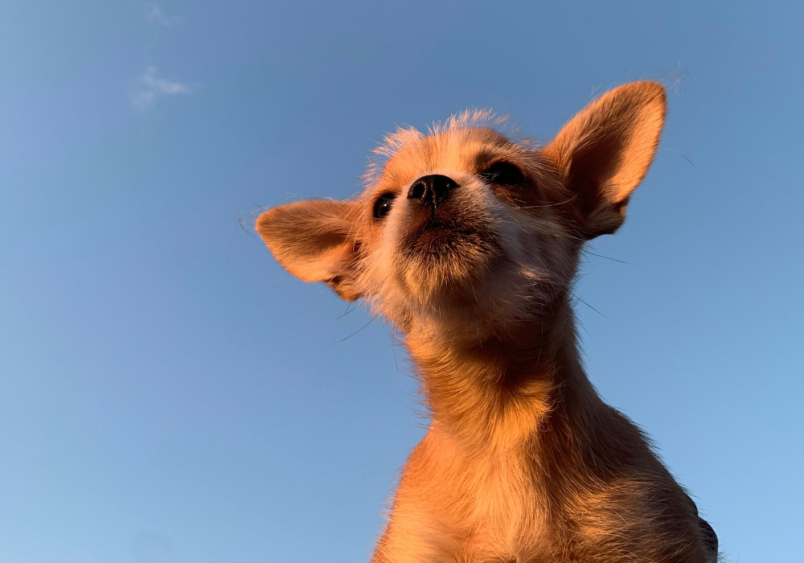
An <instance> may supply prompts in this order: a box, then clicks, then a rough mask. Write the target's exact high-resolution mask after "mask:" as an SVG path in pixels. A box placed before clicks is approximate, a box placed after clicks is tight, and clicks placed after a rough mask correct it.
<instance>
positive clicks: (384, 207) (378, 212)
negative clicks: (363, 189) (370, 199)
mask: <svg viewBox="0 0 804 563" xmlns="http://www.w3.org/2000/svg"><path fill="white" fill-rule="evenodd" d="M395 198H396V194H392V193H390V192H389V193H387V194H382V195H381V196H380V197H379V198H377V201H375V202H374V218H375V219H382V218H383V217H385V216H386V215H388V213H389V212H390V211H391V207H392V206H393V204H394V199H395Z"/></svg>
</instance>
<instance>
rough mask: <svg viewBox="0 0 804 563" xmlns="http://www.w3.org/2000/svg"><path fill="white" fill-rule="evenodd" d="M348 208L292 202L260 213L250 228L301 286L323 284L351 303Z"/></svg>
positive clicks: (354, 296) (353, 285) (337, 203)
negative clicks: (297, 279)
mask: <svg viewBox="0 0 804 563" xmlns="http://www.w3.org/2000/svg"><path fill="white" fill-rule="evenodd" d="M353 205H354V204H352V203H348V202H343V201H333V200H310V201H298V202H296V203H289V204H287V205H281V206H279V207H275V208H273V209H270V210H268V211H266V212H265V213H263V214H262V215H260V216H259V218H258V219H257V223H256V225H255V226H256V228H257V232H259V233H260V235H261V236H262V238H263V240H264V241H265V243H266V244H267V245H268V248H269V249H270V250H271V252H272V253H273V254H274V257H275V258H276V259H277V261H278V262H279V263H280V264H281V265H282V266H283V267H284V268H285V269H286V270H287V271H288V272H290V273H291V274H293V275H294V276H296V277H297V278H299V279H301V280H304V281H306V282H320V281H322V282H326V283H327V284H329V286H330V287H332V289H334V290H335V292H336V293H337V294H338V295H339V296H340V297H341V298H343V299H345V300H347V301H354V300H355V299H358V298H359V297H360V294H359V293H358V291H357V289H356V283H355V278H356V268H355V263H356V258H357V252H356V250H357V242H356V240H355V239H354V238H353V236H352V234H353V231H354V225H353V218H352V212H353Z"/></svg>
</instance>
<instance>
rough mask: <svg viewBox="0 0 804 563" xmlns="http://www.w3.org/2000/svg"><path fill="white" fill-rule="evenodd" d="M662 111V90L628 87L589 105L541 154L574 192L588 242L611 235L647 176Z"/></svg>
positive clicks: (640, 85)
mask: <svg viewBox="0 0 804 563" xmlns="http://www.w3.org/2000/svg"><path fill="white" fill-rule="evenodd" d="M665 112H666V98H665V91H664V87H663V86H662V85H661V84H658V83H656V82H634V83H632V84H626V85H625V86H621V87H619V88H616V89H614V90H612V91H610V92H608V93H606V94H604V95H603V96H601V97H600V98H598V99H597V100H596V101H594V102H592V103H591V104H589V106H587V107H586V109H584V110H582V111H581V112H580V113H579V114H578V115H576V116H575V117H574V118H573V119H572V120H570V122H569V123H568V124H567V125H565V126H564V128H563V129H562V130H561V132H560V133H559V134H558V135H557V136H556V138H555V140H554V141H553V142H552V143H551V144H550V145H549V146H548V147H546V148H545V150H544V152H545V154H546V155H547V157H548V158H549V159H550V160H551V161H552V162H553V164H554V165H555V166H556V168H557V169H558V170H559V172H560V173H561V174H562V176H563V179H564V183H565V185H566V186H567V187H568V188H569V189H571V190H572V191H573V192H575V193H576V194H577V195H578V197H577V198H576V206H577V209H578V212H579V214H580V216H581V222H582V224H583V230H584V232H585V233H586V236H587V237H588V238H592V237H595V236H597V235H601V234H607V233H613V232H614V231H616V230H617V228H618V227H619V226H620V225H621V224H622V223H623V221H624V219H625V207H626V205H627V203H628V198H629V196H630V195H631V193H632V192H633V191H634V190H635V189H636V188H637V186H638V185H639V184H640V182H641V181H642V179H643V178H644V177H645V174H647V171H648V168H649V167H650V164H651V162H652V161H653V157H654V156H655V154H656V149H657V147H658V144H659V137H660V136H661V132H662V126H663V125H664V117H665Z"/></svg>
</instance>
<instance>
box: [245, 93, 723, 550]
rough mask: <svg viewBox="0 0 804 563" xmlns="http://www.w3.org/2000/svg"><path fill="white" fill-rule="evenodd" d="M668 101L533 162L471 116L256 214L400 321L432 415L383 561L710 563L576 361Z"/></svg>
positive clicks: (318, 270) (484, 117)
mask: <svg viewBox="0 0 804 563" xmlns="http://www.w3.org/2000/svg"><path fill="white" fill-rule="evenodd" d="M664 117H665V93H664V89H663V87H662V86H661V85H659V84H657V83H654V82H637V83H632V84H628V85H625V86H622V87H620V88H617V89H615V90H613V91H611V92H608V93H607V94H605V95H603V96H602V97H600V98H599V99H598V100H596V101H594V102H593V103H591V104H590V105H589V106H588V107H587V108H586V109H584V110H583V111H581V112H580V113H579V114H578V115H577V116H576V117H574V118H573V119H572V120H571V121H570V122H569V123H568V124H567V125H566V126H565V127H564V128H563V129H562V130H561V132H560V133H558V135H557V136H556V137H555V139H554V140H553V141H552V142H550V143H549V144H547V145H546V146H538V145H536V144H534V143H532V142H529V141H526V140H522V139H511V138H508V137H506V136H504V135H503V134H501V133H500V132H498V131H497V130H495V128H494V125H495V123H494V122H493V119H492V118H491V116H490V115H489V114H488V113H484V112H466V113H464V114H462V115H460V116H457V117H453V118H451V119H449V120H448V121H446V122H445V123H443V124H440V125H438V126H435V127H434V128H433V130H431V131H430V134H427V135H425V134H422V133H420V132H418V131H416V130H414V129H402V130H398V131H397V132H396V133H394V134H392V135H390V136H388V137H387V138H386V142H385V144H384V146H383V147H381V148H380V149H378V154H379V155H380V157H381V158H382V160H381V161H379V162H375V163H374V164H373V165H372V166H370V167H369V171H368V173H367V174H366V189H365V190H364V191H363V193H362V194H360V195H358V196H356V197H355V198H353V199H349V200H346V201H333V200H312V201H302V202H297V203H291V204H288V205H283V206H280V207H277V208H274V209H271V210H269V211H266V212H265V213H263V214H262V215H261V216H260V217H259V219H258V220H257V224H256V228H257V230H258V231H259V233H260V234H261V236H262V237H263V239H264V240H265V242H266V243H267V245H268V248H269V249H270V250H271V252H273V254H274V256H275V257H276V259H277V260H278V261H279V263H280V264H282V266H284V267H285V268H286V269H287V270H288V271H289V272H290V273H291V274H293V275H295V276H297V277H298V278H300V279H302V280H304V281H307V282H325V283H327V284H329V285H330V286H331V287H332V288H333V289H334V290H335V292H337V294H338V295H340V296H341V297H342V298H343V299H345V300H347V301H353V300H356V299H364V300H365V301H366V302H367V303H368V304H370V306H371V307H372V310H373V311H374V313H376V314H378V315H382V316H384V317H385V318H387V319H388V320H390V322H392V323H393V324H394V325H395V326H396V327H397V329H398V330H399V332H400V333H401V334H402V335H403V336H404V343H405V346H406V348H407V349H408V351H409V353H410V356H411V358H412V360H413V362H414V364H415V366H416V371H417V374H418V376H419V377H420V379H421V384H422V393H423V395H424V398H425V399H426V403H427V406H428V407H429V410H430V412H431V423H430V426H429V429H428V431H427V435H426V436H425V437H424V439H423V440H422V441H421V442H420V443H419V444H418V445H417V446H416V448H415V449H414V450H413V452H412V453H411V455H410V458H409V459H408V461H407V463H406V465H405V467H404V470H403V472H402V476H401V479H400V482H399V487H398V489H397V491H396V497H395V500H394V503H393V509H392V512H391V516H390V519H389V522H388V525H387V527H386V529H385V531H384V533H383V534H382V536H381V538H380V540H379V543H378V545H377V548H376V553H375V555H374V558H373V559H372V561H373V562H374V563H414V562H415V563H431V562H432V563H435V562H454V563H470V562H471V563H490V562H499V563H503V562H505V563H513V562H517V563H525V562H528V563H536V562H544V563H547V562H551V563H559V562H561V563H569V562H578V563H581V562H582V563H595V562H600V563H615V562H623V563H625V562H629V563H642V562H645V563H647V562H651V563H660V562H661V563H671V562H674V563H682V562H683V563H704V562H711V561H715V560H716V559H717V538H716V536H715V535H714V532H712V529H711V527H709V525H708V524H706V523H705V522H704V521H703V520H701V519H700V518H699V517H698V514H697V509H696V508H695V504H694V503H693V502H692V501H691V500H690V499H689V497H688V496H687V495H686V494H685V492H684V490H683V489H682V488H681V486H679V485H678V484H677V483H676V481H675V480H674V479H673V477H672V476H671V475H670V473H669V472H668V471H667V469H665V467H664V466H663V465H662V463H661V462H660V461H659V460H658V458H657V457H656V455H655V454H654V453H653V451H652V450H651V447H650V444H649V442H648V440H647V439H646V437H645V436H644V435H643V434H642V433H641V432H640V430H639V429H638V428H637V427H636V426H635V425H634V424H633V423H632V422H631V421H629V420H628V419H627V418H626V417H625V416H623V415H622V414H621V413H619V412H618V411H616V410H615V409H613V408H612V407H610V406H608V405H606V404H605V403H604V402H603V401H602V400H601V398H600V397H599V396H598V394H597V392H596V391H595V389H594V387H593V386H592V384H591V383H590V382H589V379H588V378H587V375H586V373H585V372H584V368H583V366H582V363H581V360H580V355H579V351H578V337H577V335H576V329H575V321H574V317H573V312H572V303H571V301H572V300H571V292H570V288H571V285H572V281H573V276H574V275H575V272H576V269H577V266H578V257H579V254H580V252H581V249H582V247H583V245H584V243H585V242H586V241H588V240H590V239H592V238H594V237H596V236H599V235H604V234H609V233H613V232H614V231H616V230H617V229H618V228H619V227H620V225H621V224H622V223H623V220H624V218H625V210H626V205H627V204H628V199H629V197H630V196H631V193H632V192H633V191H634V189H636V187H637V186H638V185H639V183H640V182H641V181H642V179H643V177H644V176H645V174H646V172H647V171H648V167H649V166H650V164H651V161H652V160H653V157H654V155H655V153H656V148H657V145H658V142H659V137H660V134H661V130H662V126H663V123H664Z"/></svg>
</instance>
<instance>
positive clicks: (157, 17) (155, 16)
mask: <svg viewBox="0 0 804 563" xmlns="http://www.w3.org/2000/svg"><path fill="white" fill-rule="evenodd" d="M145 19H146V20H147V21H148V23H150V24H152V25H160V26H162V27H168V26H171V25H173V24H174V23H178V22H179V19H178V18H173V17H168V16H167V15H166V14H165V11H164V10H163V9H162V7H161V6H160V5H159V4H157V3H156V2H146V3H145Z"/></svg>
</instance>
